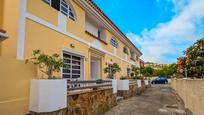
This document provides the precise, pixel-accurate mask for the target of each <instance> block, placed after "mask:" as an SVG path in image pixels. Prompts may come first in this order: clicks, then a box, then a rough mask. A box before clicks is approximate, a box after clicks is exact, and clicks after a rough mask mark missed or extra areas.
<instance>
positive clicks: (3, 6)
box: [0, 0, 142, 115]
mask: <svg viewBox="0 0 204 115" xmlns="http://www.w3.org/2000/svg"><path fill="white" fill-rule="evenodd" d="M110 2H111V1H110ZM127 21H128V20H127ZM36 49H40V50H42V51H43V52H45V53H48V54H53V53H58V54H60V55H61V57H62V58H63V59H64V60H65V61H66V63H68V64H69V65H71V66H70V68H69V69H63V70H62V71H61V73H60V75H61V76H62V78H66V79H70V80H92V79H93V80H95V79H106V77H107V74H104V72H103V69H104V68H105V67H107V66H108V65H109V64H112V63H117V64H118V65H119V66H120V67H121V72H119V73H117V75H116V77H117V79H119V78H120V77H121V76H129V73H130V68H131V65H135V66H139V60H140V59H139V57H140V56H141V55H142V53H141V52H140V51H139V50H138V49H137V48H136V46H134V44H133V43H132V42H131V41H130V40H129V39H128V38H127V37H126V36H125V35H124V34H123V33H122V32H121V31H120V30H119V28H118V27H117V26H116V25H115V24H114V23H113V22H112V21H111V20H110V19H109V18H108V17H107V16H106V15H105V14H104V13H103V12H102V11H101V10H100V9H99V8H98V7H97V6H96V4H95V3H94V2H93V1H92V0H0V91H1V92H0V114H1V115H5V113H10V114H9V115H12V114H14V113H17V114H19V115H20V114H25V113H26V112H28V108H27V105H28V95H29V93H28V92H29V81H30V80H31V79H33V78H34V77H35V76H38V74H39V73H38V72H37V67H35V66H33V65H25V64H24V60H25V59H26V58H28V57H30V56H31V54H32V50H36Z"/></svg>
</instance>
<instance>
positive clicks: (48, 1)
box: [43, 0, 52, 6]
mask: <svg viewBox="0 0 204 115" xmlns="http://www.w3.org/2000/svg"><path fill="white" fill-rule="evenodd" d="M43 1H44V2H46V3H47V4H49V5H50V6H51V3H52V0H43Z"/></svg>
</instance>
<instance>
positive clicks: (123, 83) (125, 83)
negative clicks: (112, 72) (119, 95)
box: [117, 80, 129, 90]
mask: <svg viewBox="0 0 204 115" xmlns="http://www.w3.org/2000/svg"><path fill="white" fill-rule="evenodd" d="M117 90H129V80H117Z"/></svg>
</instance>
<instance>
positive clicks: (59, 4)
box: [43, 0, 76, 21]
mask: <svg viewBox="0 0 204 115" xmlns="http://www.w3.org/2000/svg"><path fill="white" fill-rule="evenodd" d="M43 1H44V2H45V3H47V4H49V5H50V6H51V7H53V8H54V9H56V10H58V11H60V12H61V13H62V14H64V15H65V16H67V17H69V18H70V19H71V20H73V21H75V20H76V18H75V14H74V12H73V10H72V9H71V7H70V6H69V4H67V2H66V1H65V0H43Z"/></svg>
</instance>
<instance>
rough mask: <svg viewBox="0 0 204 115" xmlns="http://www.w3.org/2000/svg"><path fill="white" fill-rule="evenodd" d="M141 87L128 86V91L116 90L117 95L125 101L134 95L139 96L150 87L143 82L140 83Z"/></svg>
mask: <svg viewBox="0 0 204 115" xmlns="http://www.w3.org/2000/svg"><path fill="white" fill-rule="evenodd" d="M141 85H142V87H139V88H138V86H137V85H136V84H135V85H134V84H131V85H129V90H118V93H117V95H118V96H121V97H123V99H127V98H130V97H134V96H136V95H140V94H141V93H142V92H144V91H145V90H146V89H147V88H149V87H151V85H145V83H144V82H142V83H141Z"/></svg>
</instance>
